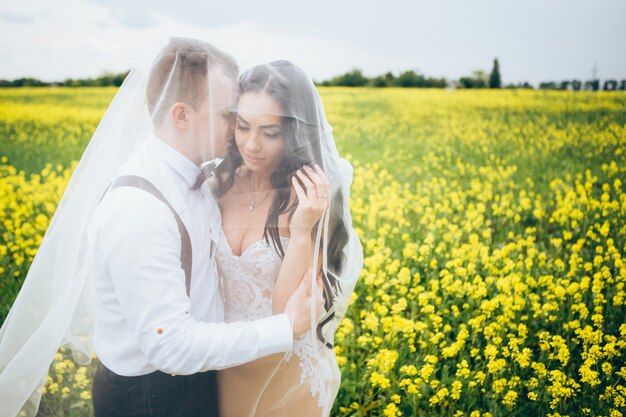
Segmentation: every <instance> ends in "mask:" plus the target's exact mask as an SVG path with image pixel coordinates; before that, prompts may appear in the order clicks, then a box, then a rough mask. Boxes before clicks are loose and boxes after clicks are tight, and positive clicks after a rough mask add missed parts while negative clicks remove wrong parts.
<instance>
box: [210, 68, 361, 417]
mask: <svg viewBox="0 0 626 417" xmlns="http://www.w3.org/2000/svg"><path fill="white" fill-rule="evenodd" d="M239 87H240V98H239V102H238V105H237V109H236V120H235V127H234V129H235V134H234V136H235V140H234V142H233V143H231V144H230V147H229V150H228V153H227V156H226V158H225V160H224V162H222V164H221V165H220V166H219V168H218V169H217V170H216V171H215V176H214V177H213V178H212V180H211V184H212V187H213V189H214V192H215V193H216V195H217V197H218V201H219V205H220V209H221V210H222V213H223V214H222V216H223V217H222V224H223V229H222V238H221V239H220V240H219V242H220V243H218V246H217V252H216V261H217V266H218V271H219V274H218V275H219V276H220V279H221V285H222V291H223V298H224V306H225V319H226V321H228V322H232V321H240V320H253V319H258V318H262V317H267V316H271V315H272V314H277V313H280V312H282V311H283V309H284V307H285V303H286V301H287V299H288V298H289V296H290V295H291V294H292V293H293V291H294V290H295V288H296V287H297V286H298V284H299V280H294V279H293V277H297V276H302V274H303V273H304V272H305V271H306V270H307V269H309V268H312V270H313V271H318V275H320V276H321V278H322V279H323V283H324V306H325V310H326V311H325V312H324V315H323V316H322V319H321V321H320V322H319V323H317V324H316V325H314V326H312V327H311V329H315V331H314V332H313V331H309V332H308V333H306V334H305V335H304V336H302V337H301V338H300V339H296V340H295V341H294V348H293V351H291V352H289V353H287V354H282V353H279V354H274V355H271V356H267V357H264V358H260V359H258V360H255V361H252V362H248V363H246V364H243V365H240V366H237V367H233V368H228V369H224V370H222V371H220V374H219V377H218V381H219V382H218V384H219V391H220V401H219V402H220V415H222V416H225V417H229V416H236V417H240V416H328V415H329V413H330V410H331V408H332V404H333V402H334V399H335V397H336V395H337V391H338V389H339V382H340V378H341V375H340V372H339V368H338V366H337V363H336V359H335V353H334V349H333V345H332V342H333V336H334V332H335V330H336V328H337V326H338V324H339V322H340V320H341V318H342V316H343V314H344V313H345V309H346V307H347V304H348V302H349V299H350V295H351V293H352V291H353V289H354V286H355V283H356V280H357V278H358V275H359V273H360V270H361V267H362V256H363V255H362V249H361V245H360V243H359V240H358V237H357V236H356V233H355V231H354V229H353V228H352V224H351V218H350V212H349V207H348V197H349V187H350V183H351V180H352V168H351V166H350V164H349V163H348V162H347V161H346V160H345V159H342V158H340V157H339V155H338V153H337V149H336V147H335V143H334V139H333V136H332V129H331V127H330V125H329V124H328V122H327V121H326V117H325V114H324V109H323V106H322V103H321V100H320V97H319V95H318V93H317V90H316V89H315V86H314V84H313V82H312V80H311V78H310V77H309V76H308V75H306V74H305V73H304V72H303V71H302V70H301V69H300V68H298V67H297V66H295V65H294V64H292V63H291V62H288V61H277V62H272V63H270V64H266V65H259V66H256V67H254V68H252V69H250V70H248V71H247V72H245V73H244V74H242V76H241V77H240V82H239ZM313 282H315V280H313ZM312 317H319V315H318V314H315V313H314V314H313V315H312Z"/></svg>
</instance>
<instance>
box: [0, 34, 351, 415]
mask: <svg viewBox="0 0 626 417" xmlns="http://www.w3.org/2000/svg"><path fill="white" fill-rule="evenodd" d="M351 181H352V167H351V166H350V164H349V163H348V162H347V161H346V160H345V159H342V158H341V157H340V156H339V154H338V152H337V148H336V146H335V142H334V139H333V134H332V129H331V126H330V125H329V124H328V122H327V120H326V116H325V114H324V109H323V106H322V102H321V100H320V97H319V94H318V92H317V90H316V88H315V86H314V84H313V82H312V80H311V78H310V77H309V76H308V75H307V73H306V72H305V71H303V70H302V69H300V68H299V67H298V66H296V65H294V64H293V63H291V62H289V61H276V62H272V63H269V64H263V65H258V66H255V67H253V68H251V69H248V70H246V71H245V72H243V73H242V74H239V68H238V66H237V63H236V62H235V60H234V59H233V58H232V57H231V56H230V55H228V54H226V53H224V52H222V51H220V50H219V49H217V48H215V47H214V46H212V45H210V44H208V43H206V42H203V41H199V40H194V39H187V38H173V39H171V40H170V42H169V43H168V44H167V45H166V46H165V47H164V48H163V49H162V50H161V52H160V53H159V54H158V56H157V57H156V59H155V60H154V61H153V62H152V63H151V64H150V65H149V66H148V67H146V68H137V69H134V70H133V71H131V72H130V74H129V75H128V77H127V78H126V80H125V82H124V84H123V85H122V86H121V88H120V90H119V91H118V93H117V95H116V96H115V98H114V100H113V102H112V103H111V105H110V107H109V109H108V110H107V112H106V114H105V115H104V117H103V119H102V121H101V122H100V125H99V126H98V128H97V129H96V132H95V133H94V135H93V138H92V140H91V141H90V143H89V145H88V147H87V149H86V150H85V153H84V154H83V156H82V158H81V160H80V163H79V164H78V166H77V168H76V170H75V172H74V174H73V176H72V178H71V180H70V182H69V184H68V186H67V189H66V191H65V194H64V195H63V198H62V199H61V201H60V203H59V206H58V208H57V211H56V213H55V215H54V217H53V219H52V221H51V223H50V226H49V229H48V231H47V232H46V235H45V237H44V239H43V241H42V243H41V246H40V248H39V251H38V253H37V255H36V257H35V259H34V260H33V263H32V264H31V267H30V270H29V272H28V275H27V277H26V280H25V282H24V284H23V286H22V289H21V291H20V293H19V294H18V297H17V299H16V301H15V303H14V305H13V307H12V309H11V311H10V313H9V315H8V317H7V319H6V320H5V322H4V324H3V326H2V329H1V330H0V415H1V416H7V417H9V416H17V415H20V416H27V417H32V416H34V415H36V413H37V409H38V407H39V404H40V399H41V396H42V392H43V387H44V384H45V382H46V378H47V375H48V370H49V367H50V365H51V363H52V361H53V359H54V356H55V353H56V352H57V350H58V349H59V348H60V347H64V348H65V349H67V350H68V351H71V353H72V355H73V358H74V360H75V361H76V362H78V363H80V364H87V363H89V362H90V361H91V360H94V361H96V364H97V368H96V373H95V376H94V379H93V388H92V401H93V406H94V413H95V415H96V417H105V416H106V417H115V416H168V417H171V416H180V417H193V416H234V417H244V416H328V415H329V413H330V410H331V408H332V405H333V402H334V400H335V397H336V395H337V392H338V389H339V383H340V378H341V376H340V372H339V368H338V366H337V363H336V359H335V352H334V349H333V340H334V334H335V331H336V329H337V327H338V325H339V323H340V321H341V319H342V318H343V316H344V315H345V312H346V309H347V307H348V304H349V301H350V297H351V294H352V292H353V290H354V287H355V285H356V282H357V279H358V277H359V275H360V272H361V268H362V265H363V254H362V248H361V244H360V242H359V239H358V237H357V235H356V233H355V231H354V229H353V227H352V220H351V217H350V210H349V192H350V184H351Z"/></svg>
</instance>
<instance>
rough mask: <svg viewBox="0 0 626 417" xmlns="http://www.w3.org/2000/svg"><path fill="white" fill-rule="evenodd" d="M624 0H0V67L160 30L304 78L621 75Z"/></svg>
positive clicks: (99, 66)
mask: <svg viewBox="0 0 626 417" xmlns="http://www.w3.org/2000/svg"><path fill="white" fill-rule="evenodd" d="M624 13H626V2H621V1H611V0H597V1H596V2H595V3H593V4H592V3H591V2H585V1H570V0H551V2H548V3H545V2H543V1H541V0H527V2H524V3H523V4H522V3H519V2H514V1H508V0H476V1H473V2H459V1H452V0H440V1H437V2H435V1H432V2H429V1H425V0H386V1H385V2H382V1H379V0H372V1H370V2H367V1H365V0H340V1H339V2H337V1H331V0H318V1H317V2H315V3H314V4H313V3H310V2H298V1H296V0H275V1H274V2H272V4H271V5H270V4H269V3H261V2H257V1H251V0H246V1H240V2H228V1H224V0H220V1H211V0H203V1H192V0H179V1H178V2H177V3H176V4H175V5H174V4H173V2H172V1H170V0H167V1H166V0H150V1H148V0H135V1H126V0H106V1H105V0H49V1H47V2H41V1H37V0H20V1H19V2H12V3H9V2H5V3H3V4H2V5H0V23H1V24H0V78H8V79H12V78H18V77H22V76H34V77H37V78H41V79H44V80H62V79H64V78H67V77H85V76H97V75H100V74H101V73H103V72H104V71H124V70H126V69H128V68H130V67H132V66H134V65H135V64H136V63H138V62H141V61H144V62H145V61H146V60H149V59H151V57H152V56H154V54H155V52H156V51H157V50H158V49H159V48H160V47H161V46H163V45H164V44H165V43H166V41H167V39H168V38H169V37H170V36H190V37H197V38H201V39H204V40H206V41H209V42H211V43H214V44H215V45H217V46H218V47H221V48H222V49H224V50H225V51H227V52H229V53H230V54H232V55H233V56H235V57H236V58H237V59H238V61H239V62H240V66H241V67H242V68H246V67H248V66H251V65H254V64H257V63H261V62H267V61H270V60H274V59H279V58H280V59H285V58H286V59H290V60H292V61H294V62H296V63H297V64H299V65H300V66H302V67H303V68H305V69H307V70H308V71H309V72H310V73H311V74H312V76H313V77H314V78H315V79H318V80H319V79H325V78H328V77H331V76H334V75H337V74H339V73H342V72H345V71H348V70H350V69H352V68H355V67H358V68H361V69H362V70H364V72H365V73H366V74H368V75H377V74H381V73H383V72H386V71H395V72H399V71H402V70H406V69H416V68H417V69H419V70H420V71H422V72H423V73H425V74H426V75H429V76H437V77H441V76H445V77H448V78H452V79H454V78H458V77H460V76H462V75H467V74H470V73H471V71H472V70H476V69H482V70H486V71H489V70H490V68H491V64H492V60H493V59H494V58H495V57H498V58H499V61H500V65H501V68H502V74H503V78H504V80H505V82H506V81H522V80H530V81H531V82H534V83H536V82H538V81H540V80H548V79H562V78H573V77H576V78H583V79H585V78H588V77H589V76H590V72H591V67H592V66H593V63H594V61H595V62H597V63H598V67H599V69H600V75H601V76H602V77H615V78H624V77H626V56H625V55H624V54H621V53H620V52H619V47H620V45H618V42H621V39H624V38H626V25H623V24H622V23H621V19H620V15H621V16H623V15H624Z"/></svg>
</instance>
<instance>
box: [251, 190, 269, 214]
mask: <svg viewBox="0 0 626 417" xmlns="http://www.w3.org/2000/svg"><path fill="white" fill-rule="evenodd" d="M271 192H272V190H269V191H268V192H267V194H265V195H264V196H263V198H262V199H261V200H260V201H257V202H256V203H255V202H254V198H253V197H252V193H250V204H249V205H248V208H249V209H250V211H253V210H254V209H255V208H256V207H257V206H259V205H260V204H261V203H262V202H264V201H265V200H267V197H269V195H270V194H271Z"/></svg>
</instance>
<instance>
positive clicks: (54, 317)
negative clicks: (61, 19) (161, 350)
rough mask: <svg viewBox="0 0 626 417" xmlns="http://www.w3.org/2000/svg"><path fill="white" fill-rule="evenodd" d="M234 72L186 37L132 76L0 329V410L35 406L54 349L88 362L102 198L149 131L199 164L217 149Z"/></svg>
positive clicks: (26, 410)
mask: <svg viewBox="0 0 626 417" xmlns="http://www.w3.org/2000/svg"><path fill="white" fill-rule="evenodd" d="M237 73H238V68H237V65H236V63H235V61H234V60H233V59H232V58H231V57H230V56H228V55H227V54H225V53H223V52H221V51H219V50H218V49H217V48H215V47H213V46H212V45H210V44H208V43H205V42H201V41H197V40H193V39H185V38H173V39H171V40H170V42H169V44H168V45H167V46H166V47H165V48H163V49H162V50H161V51H160V52H159V53H158V54H157V55H156V58H155V60H154V61H153V62H151V63H149V64H148V65H146V66H145V67H139V68H135V69H133V70H132V71H131V72H130V73H129V75H128V76H127V78H126V80H125V81H124V83H123V85H122V86H121V87H120V89H119V91H118V92H117V94H116V96H115V98H114V99H113V101H112V103H111V104H110V106H109V108H108V110H107V111H106V113H105V115H104V117H103V118H102V120H101V122H100V124H99V125H98V127H97V129H96V131H95V133H94V135H93V137H92V139H91V141H90V142H89V145H88V146H87V148H86V150H85V152H84V154H83V156H82V158H81V160H80V162H79V164H78V165H77V167H76V170H75V172H74V174H73V175H72V177H71V179H70V181H69V184H68V186H67V189H66V190H65V193H64V194H63V197H62V199H61V201H60V203H59V205H58V207H57V209H56V212H55V214H54V217H53V218H52V220H51V223H50V226H49V228H48V230H47V232H46V234H45V236H44V238H43V240H42V242H41V245H40V247H39V250H38V252H37V254H36V256H35V258H34V260H33V262H32V264H31V266H30V269H29V271H28V274H27V276H26V278H25V281H24V284H23V286H22V288H21V290H20V292H19V294H18V296H17V299H16V300H15V303H14V304H13V306H12V308H11V310H10V312H9V314H8V316H7V318H6V320H5V322H4V324H3V325H2V328H1V330H0V415H2V416H16V415H18V414H19V415H20V416H26V417H32V416H34V415H35V414H36V413H37V409H38V407H39V403H40V400H41V396H42V391H43V387H44V384H45V381H46V377H47V374H48V369H49V367H50V364H51V363H52V361H53V359H54V355H55V353H56V352H57V350H58V349H59V348H60V347H62V346H65V347H66V348H68V349H70V350H71V352H72V354H73V358H74V360H75V361H76V362H77V363H79V364H87V363H89V362H90V360H91V358H92V354H93V345H92V335H93V318H92V311H91V308H90V305H89V304H90V301H89V299H88V297H87V295H88V291H87V290H86V288H87V283H88V281H89V280H88V278H89V276H90V260H91V257H92V246H91V245H90V244H89V236H88V229H89V225H90V221H91V220H92V217H93V215H94V212H95V211H96V208H97V207H98V204H99V202H100V200H101V199H102V197H103V195H104V193H105V191H106V190H107V187H108V186H109V185H110V184H111V183H112V182H113V180H114V179H115V178H116V177H117V176H118V171H119V169H120V167H122V166H123V164H124V163H125V161H126V160H127V159H128V158H129V157H130V156H132V155H133V154H134V153H135V152H136V151H138V150H139V149H140V147H142V146H145V144H146V143H147V142H148V141H149V140H150V139H151V138H154V136H155V135H156V136H158V137H159V138H160V139H163V140H164V141H165V142H166V143H167V142H168V141H169V142H170V144H171V143H173V141H178V142H177V143H178V144H180V145H181V146H180V149H181V153H187V154H188V155H193V157H194V158H195V159H196V160H195V161H194V162H195V163H196V164H198V165H202V164H203V163H206V162H208V161H212V160H215V158H216V157H217V156H220V154H221V153H223V152H224V150H225V146H226V139H227V137H228V135H229V134H230V133H231V132H230V125H231V122H230V113H229V111H230V109H231V108H232V103H233V102H234V100H236V76H237ZM198 171H200V170H199V169H198ZM157 204H158V203H157Z"/></svg>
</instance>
